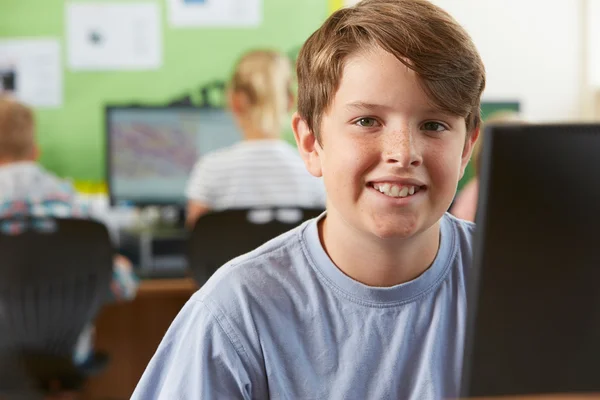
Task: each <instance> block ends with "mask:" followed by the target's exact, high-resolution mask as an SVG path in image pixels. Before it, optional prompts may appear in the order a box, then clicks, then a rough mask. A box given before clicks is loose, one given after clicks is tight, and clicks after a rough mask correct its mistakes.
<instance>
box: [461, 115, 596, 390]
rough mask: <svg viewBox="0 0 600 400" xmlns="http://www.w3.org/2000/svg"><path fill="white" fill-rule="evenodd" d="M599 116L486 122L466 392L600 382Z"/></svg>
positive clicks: (569, 386)
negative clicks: (558, 121)
mask: <svg viewBox="0 0 600 400" xmlns="http://www.w3.org/2000/svg"><path fill="white" fill-rule="evenodd" d="M599 153H600V125H521V126H517V125H510V126H509V125H506V126H500V125H497V126H491V125H490V126H488V127H487V129H486V131H485V133H484V143H483V158H482V171H481V176H480V192H479V204H478V210H477V218H476V222H477V228H476V229H477V230H476V236H475V245H474V260H475V261H474V267H473V270H472V271H473V272H472V276H471V280H470V286H469V291H468V294H467V299H468V321H467V340H466V345H465V357H464V368H463V393H462V394H463V396H464V397H470V396H513V395H527V394H540V393H543V394H552V393H589V392H592V393H594V392H599V393H600V289H599V285H600V247H599V245H598V236H597V235H598V229H599V226H600V185H599V184H598V183H597V182H596V176H597V173H598V171H600V157H599V156H598V154H599Z"/></svg>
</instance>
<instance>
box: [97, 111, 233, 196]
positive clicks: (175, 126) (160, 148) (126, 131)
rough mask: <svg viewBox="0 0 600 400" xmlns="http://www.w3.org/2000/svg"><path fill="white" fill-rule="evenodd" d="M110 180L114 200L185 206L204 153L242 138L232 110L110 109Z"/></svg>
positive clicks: (108, 116) (107, 119) (108, 118)
mask: <svg viewBox="0 0 600 400" xmlns="http://www.w3.org/2000/svg"><path fill="white" fill-rule="evenodd" d="M106 112H107V115H106V124H107V127H106V131H107V150H108V154H107V172H108V176H107V181H108V186H109V191H110V197H111V202H112V203H113V204H119V203H123V202H128V203H131V204H135V205H162V204H165V205H167V204H168V205H183V204H184V203H185V201H186V199H185V186H186V183H187V180H188V178H189V175H190V172H191V170H192V168H193V167H194V164H195V163H196V161H197V160H198V158H199V157H200V156H202V155H203V154H206V153H208V152H211V151H213V150H216V149H219V148H222V147H226V146H229V145H232V144H234V143H236V142H238V141H239V140H240V139H241V135H240V132H239V129H238V127H237V126H236V124H235V122H234V120H233V118H232V116H231V114H230V113H229V112H228V111H227V110H223V109H213V108H195V107H108V108H107V111H106Z"/></svg>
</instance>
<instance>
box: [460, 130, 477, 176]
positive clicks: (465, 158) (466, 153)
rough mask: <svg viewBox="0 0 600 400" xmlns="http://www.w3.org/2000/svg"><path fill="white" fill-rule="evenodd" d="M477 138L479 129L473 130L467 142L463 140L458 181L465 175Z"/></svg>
mask: <svg viewBox="0 0 600 400" xmlns="http://www.w3.org/2000/svg"><path fill="white" fill-rule="evenodd" d="M478 138H479V127H477V128H475V129H473V131H472V132H471V134H470V135H469V137H467V140H465V147H464V148H463V152H462V155H461V159H460V176H459V179H462V177H463V175H464V174H465V169H466V168H467V164H469V160H471V154H473V148H474V147H475V142H476V141H477V139H478Z"/></svg>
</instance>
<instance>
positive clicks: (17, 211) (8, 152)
mask: <svg viewBox="0 0 600 400" xmlns="http://www.w3.org/2000/svg"><path fill="white" fill-rule="evenodd" d="M38 156H39V150H38V147H37V145H36V143H35V122H34V117H33V112H32V111H31V110H30V109H29V108H28V107H26V106H25V105H23V104H20V103H18V102H17V101H15V100H13V99H11V98H9V97H6V96H0V219H6V221H4V222H0V230H2V231H3V232H8V233H14V234H17V233H19V232H20V230H21V229H22V226H21V225H20V224H19V223H11V222H10V220H9V218H11V217H17V216H19V215H24V214H25V215H33V216H35V217H75V218H88V217H89V214H88V213H87V212H86V210H85V207H82V206H78V205H77V201H76V192H75V189H74V188H73V186H72V185H71V184H70V183H68V182H65V181H62V180H60V179H58V178H57V177H56V176H54V175H52V174H50V173H49V172H48V171H46V170H44V169H43V168H42V167H41V166H40V165H39V164H37V162H36V160H37V159H38ZM136 290H137V278H136V277H135V275H134V273H133V271H132V269H131V264H130V263H129V261H128V260H127V259H126V258H125V257H123V256H116V257H115V264H114V272H113V281H112V283H111V292H112V294H113V297H114V298H115V299H116V300H128V299H132V298H133V297H135V293H136ZM92 331H93V330H92V328H91V327H90V328H89V329H87V330H86V331H85V332H83V334H82V335H81V336H80V340H79V343H78V345H77V348H76V349H74V354H73V357H74V361H75V362H76V363H77V364H83V363H85V361H86V360H87V358H88V356H89V355H90V351H91V350H92V348H91V347H92V344H91V337H92Z"/></svg>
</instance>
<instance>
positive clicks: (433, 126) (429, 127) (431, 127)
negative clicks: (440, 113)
mask: <svg viewBox="0 0 600 400" xmlns="http://www.w3.org/2000/svg"><path fill="white" fill-rule="evenodd" d="M422 129H423V130H425V131H434V132H441V131H445V130H446V127H445V126H444V125H442V124H440V123H439V122H432V121H431V122H425V123H424V124H423V127H422Z"/></svg>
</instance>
